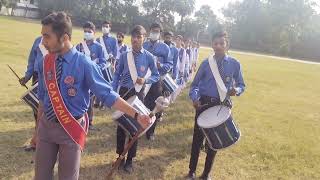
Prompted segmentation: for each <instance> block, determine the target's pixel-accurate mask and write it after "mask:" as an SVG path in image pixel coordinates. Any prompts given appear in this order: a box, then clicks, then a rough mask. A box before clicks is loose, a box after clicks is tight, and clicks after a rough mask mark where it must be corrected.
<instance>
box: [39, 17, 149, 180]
mask: <svg viewBox="0 0 320 180" xmlns="http://www.w3.org/2000/svg"><path fill="white" fill-rule="evenodd" d="M41 24H42V32H41V33H42V36H43V45H44V46H45V47H46V49H47V50H48V51H49V54H48V55H47V56H46V57H45V60H44V61H41V62H40V63H39V64H38V67H37V69H38V72H39V91H38V96H39V108H38V128H37V137H38V141H37V149H36V155H35V178H34V179H35V180H44V179H45V180H52V179H53V174H54V173H53V168H54V165H55V163H56V161H57V159H59V166H58V177H59V179H60V180H77V179H78V178H79V168H80V159H81V152H82V150H83V148H84V141H77V140H85V134H84V131H86V130H85V127H83V126H84V125H86V120H85V119H86V118H85V116H86V115H85V114H86V112H87V110H88V106H89V101H90V100H89V97H90V94H89V90H90V91H92V92H93V93H94V94H95V95H96V96H98V97H99V98H100V99H101V100H102V102H103V103H104V105H106V106H108V107H113V108H115V109H118V110H120V111H122V112H124V113H126V114H128V115H129V116H130V117H134V118H135V119H136V120H137V121H139V123H140V124H142V126H143V127H147V126H148V125H149V124H150V118H149V117H148V116H146V115H141V114H139V113H138V112H136V110H135V109H134V108H133V107H132V106H130V105H129V104H128V103H127V102H126V101H124V100H123V99H122V98H120V97H119V95H118V94H117V93H116V92H114V91H113V90H112V87H111V86H110V85H109V83H108V82H107V81H106V80H105V79H104V78H103V76H102V73H101V71H100V69H99V67H98V66H97V65H96V64H95V63H94V62H92V61H91V59H90V58H89V57H87V56H85V55H84V54H82V53H81V52H79V51H77V50H76V48H75V47H73V45H72V44H71V34H72V23H71V19H70V17H69V16H67V15H66V13H64V12H58V13H52V14H50V15H48V16H46V17H45V18H44V19H43V20H42V21H41ZM61 108H62V109H61ZM65 109H66V111H65ZM62 115H66V116H62ZM65 117H67V119H65ZM70 117H71V118H70ZM79 126H81V127H79ZM71 127H75V128H77V131H74V130H75V129H74V128H71ZM80 130H81V131H80ZM71 132H72V133H71Z"/></svg>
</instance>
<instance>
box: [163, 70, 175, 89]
mask: <svg viewBox="0 0 320 180" xmlns="http://www.w3.org/2000/svg"><path fill="white" fill-rule="evenodd" d="M177 89H178V85H177V83H176V82H175V81H174V80H173V79H172V78H171V77H170V76H169V75H168V74H167V75H165V76H164V78H163V92H166V91H167V92H169V93H170V94H172V93H173V92H175V91H176V90H177Z"/></svg>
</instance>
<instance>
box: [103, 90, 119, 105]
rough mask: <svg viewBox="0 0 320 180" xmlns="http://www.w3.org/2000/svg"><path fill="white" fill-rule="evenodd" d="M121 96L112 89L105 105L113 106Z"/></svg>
mask: <svg viewBox="0 0 320 180" xmlns="http://www.w3.org/2000/svg"><path fill="white" fill-rule="evenodd" d="M119 97H120V95H119V94H118V93H116V92H115V91H111V92H110V94H109V95H108V96H107V97H106V101H105V103H104V105H105V106H107V107H109V108H111V107H112V106H113V105H114V103H115V102H116V101H117V99H118V98H119Z"/></svg>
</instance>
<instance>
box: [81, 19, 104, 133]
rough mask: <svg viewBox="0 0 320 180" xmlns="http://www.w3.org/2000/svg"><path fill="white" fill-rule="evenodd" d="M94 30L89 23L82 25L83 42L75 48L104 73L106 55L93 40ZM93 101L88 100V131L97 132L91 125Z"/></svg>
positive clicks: (92, 25)
mask: <svg viewBox="0 0 320 180" xmlns="http://www.w3.org/2000/svg"><path fill="white" fill-rule="evenodd" d="M95 29H96V27H95V25H94V24H93V23H92V22H90V21H88V22H86V23H85V24H84V25H83V32H84V41H83V42H81V43H79V44H78V45H77V46H76V49H77V50H78V51H80V52H82V53H84V54H85V55H86V56H88V57H89V58H90V59H91V60H92V61H94V62H95V63H96V64H97V65H98V66H99V67H100V69H101V71H102V72H104V69H105V66H106V60H107V54H106V53H105V51H104V50H103V47H102V45H101V44H99V43H98V42H96V41H95V40H94V39H95V38H94V35H95ZM93 101H94V96H92V97H91V98H90V105H89V109H88V115H89V129H90V130H98V129H97V128H95V127H94V126H93V124H92V122H93Z"/></svg>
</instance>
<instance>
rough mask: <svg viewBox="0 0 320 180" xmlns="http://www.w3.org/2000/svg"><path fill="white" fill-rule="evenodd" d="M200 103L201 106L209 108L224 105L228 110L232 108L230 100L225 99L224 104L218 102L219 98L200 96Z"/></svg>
mask: <svg viewBox="0 0 320 180" xmlns="http://www.w3.org/2000/svg"><path fill="white" fill-rule="evenodd" d="M200 102H201V104H208V105H210V106H216V105H225V106H228V107H229V108H232V101H231V99H227V100H226V102H224V103H222V102H220V98H216V97H210V96H203V95H201V96H200Z"/></svg>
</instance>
